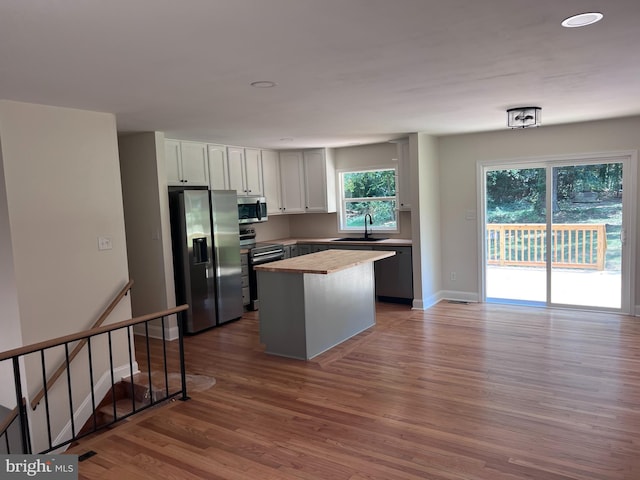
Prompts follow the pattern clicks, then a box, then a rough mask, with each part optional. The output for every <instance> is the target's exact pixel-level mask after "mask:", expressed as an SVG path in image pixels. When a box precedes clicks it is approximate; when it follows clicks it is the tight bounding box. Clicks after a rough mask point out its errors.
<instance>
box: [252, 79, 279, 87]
mask: <svg viewBox="0 0 640 480" xmlns="http://www.w3.org/2000/svg"><path fill="white" fill-rule="evenodd" d="M250 85H251V86H252V87H255V88H273V87H275V86H276V85H277V84H276V82H272V81H271V80H258V81H257V82H251V83H250Z"/></svg>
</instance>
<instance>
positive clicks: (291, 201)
mask: <svg viewBox="0 0 640 480" xmlns="http://www.w3.org/2000/svg"><path fill="white" fill-rule="evenodd" d="M280 180H281V192H282V213H304V212H305V211H306V210H305V194H304V161H303V157H302V152H297V151H284V152H280Z"/></svg>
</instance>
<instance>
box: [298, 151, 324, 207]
mask: <svg viewBox="0 0 640 480" xmlns="http://www.w3.org/2000/svg"><path fill="white" fill-rule="evenodd" d="M304 180H305V183H304V185H305V210H306V211H307V212H326V211H327V173H326V170H325V165H324V153H323V151H322V150H307V151H305V152H304Z"/></svg>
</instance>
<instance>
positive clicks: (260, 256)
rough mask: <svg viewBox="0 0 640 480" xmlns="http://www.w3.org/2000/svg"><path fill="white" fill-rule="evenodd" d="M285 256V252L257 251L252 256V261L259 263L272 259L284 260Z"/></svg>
mask: <svg viewBox="0 0 640 480" xmlns="http://www.w3.org/2000/svg"><path fill="white" fill-rule="evenodd" d="M283 258H284V252H277V253H275V252H264V253H257V254H255V255H254V256H253V257H252V261H251V263H252V264H253V265H258V264H260V263H266V262H270V261H271V260H282V259H283Z"/></svg>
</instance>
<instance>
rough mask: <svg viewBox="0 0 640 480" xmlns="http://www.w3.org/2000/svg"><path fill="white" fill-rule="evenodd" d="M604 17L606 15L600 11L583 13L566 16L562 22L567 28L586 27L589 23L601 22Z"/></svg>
mask: <svg viewBox="0 0 640 480" xmlns="http://www.w3.org/2000/svg"><path fill="white" fill-rule="evenodd" d="M602 17H604V15H602V14H601V13H599V12H589V13H581V14H579V15H574V16H572V17H569V18H565V19H564V20H563V22H562V26H563V27H567V28H576V27H586V26H587V25H592V24H594V23H596V22H599V21H600V20H602Z"/></svg>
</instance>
